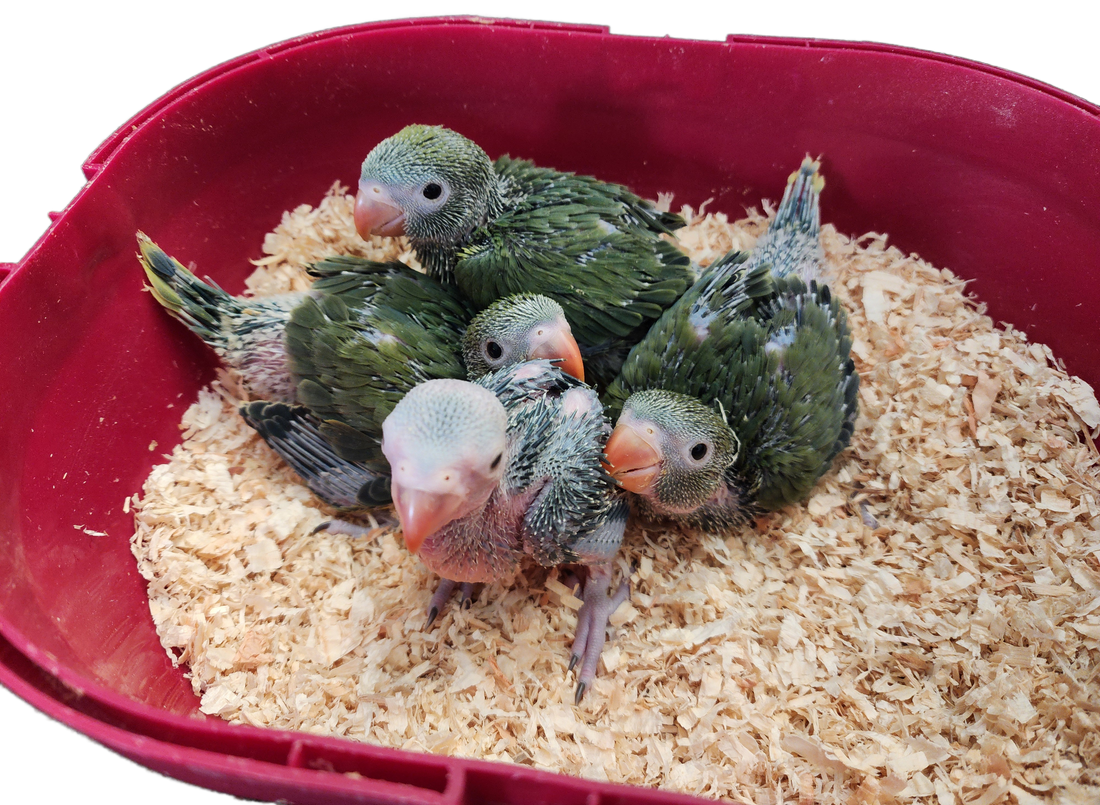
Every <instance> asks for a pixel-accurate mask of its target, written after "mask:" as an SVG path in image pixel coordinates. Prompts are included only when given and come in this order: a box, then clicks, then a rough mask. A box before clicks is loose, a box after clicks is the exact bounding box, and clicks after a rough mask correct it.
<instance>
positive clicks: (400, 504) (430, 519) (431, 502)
mask: <svg viewBox="0 0 1100 805" xmlns="http://www.w3.org/2000/svg"><path fill="white" fill-rule="evenodd" d="M390 492H391V494H392V495H393V506H394V508H395V509H397V517H398V519H399V520H400V521H401V531H402V532H403V533H404V535H405V545H407V546H408V548H409V550H410V551H411V552H412V553H416V552H417V551H419V550H420V546H421V545H423V544H424V540H425V539H427V538H428V537H430V536H431V535H432V534H434V533H435V532H436V531H438V530H439V529H441V528H443V526H445V525H447V523H449V522H451V521H452V520H454V519H455V518H456V517H458V515H459V514H460V512H459V508H460V507H461V506H462V499H461V498H460V497H459V496H458V495H448V494H441V493H438V492H425V491H423V490H420V489H408V488H405V487H403V486H401V485H400V484H399V483H396V482H394V483H392V485H391V487H390Z"/></svg>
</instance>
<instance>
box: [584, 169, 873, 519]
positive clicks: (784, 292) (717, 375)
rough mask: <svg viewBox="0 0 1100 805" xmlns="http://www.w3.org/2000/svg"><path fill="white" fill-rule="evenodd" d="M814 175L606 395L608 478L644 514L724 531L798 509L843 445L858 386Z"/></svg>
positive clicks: (644, 344) (681, 305)
mask: <svg viewBox="0 0 1100 805" xmlns="http://www.w3.org/2000/svg"><path fill="white" fill-rule="evenodd" d="M818 170H819V165H818V163H817V162H815V161H813V160H810V159H809V158H807V159H806V160H805V161H804V162H803V163H802V166H801V168H800V169H799V170H798V171H796V172H795V173H794V174H792V176H791V178H790V180H789V182H788V185H787V188H786V191H785V192H784V195H783V200H782V202H781V203H780V206H779V209H778V211H777V213H776V216H775V219H774V220H773V221H772V223H771V225H770V227H769V229H768V231H767V232H766V233H765V234H764V235H763V236H762V237H761V238H760V240H759V242H758V243H757V245H756V247H755V248H754V249H753V250H752V252H751V253H750V254H748V255H746V254H743V253H731V254H728V255H726V256H724V257H723V258H721V259H719V260H717V261H716V262H715V263H713V264H712V265H711V266H709V267H708V268H707V270H706V271H705V273H704V274H703V275H702V276H701V277H700V278H699V280H698V281H697V282H696V284H695V285H694V286H693V287H692V288H691V289H690V290H689V291H688V292H687V293H686V294H684V296H683V297H682V298H681V299H680V300H679V301H677V303H676V304H675V305H674V306H673V307H671V308H670V309H669V310H668V311H667V312H666V313H665V314H664V315H663V316H662V317H661V318H660V320H659V321H658V322H657V323H656V324H655V325H654V326H653V328H652V329H651V330H650V331H649V333H648V334H647V335H646V337H645V339H643V340H642V341H641V342H640V343H639V344H638V345H637V346H636V347H634V349H632V350H631V352H630V355H629V356H628V358H627V359H626V362H625V364H624V366H623V368H622V372H621V373H620V375H619V377H618V378H617V379H616V380H615V382H614V383H612V384H611V386H610V388H608V390H607V393H606V394H605V395H604V400H605V402H606V403H607V405H608V408H609V411H610V412H611V413H612V416H615V415H617V416H618V419H617V422H616V427H615V431H614V433H613V434H612V436H611V439H610V440H609V441H608V445H607V461H608V464H609V466H610V467H611V471H612V475H613V476H614V477H615V478H616V479H617V480H618V482H619V483H620V484H621V485H622V486H623V487H624V488H626V489H628V490H630V491H632V492H634V493H635V494H636V496H637V497H636V501H637V503H638V504H639V506H640V508H641V509H643V510H644V511H645V512H647V513H648V514H650V515H656V516H667V517H671V518H674V519H679V520H683V521H686V522H688V523H691V524H694V525H698V526H701V527H704V528H707V529H717V530H723V529H728V528H731V527H733V526H735V525H738V524H740V523H742V522H744V521H746V520H747V519H748V518H749V517H752V516H754V515H755V514H757V513H760V512H762V511H767V510H772V509H778V508H780V507H782V506H785V505H787V504H790V503H795V502H797V501H800V500H803V499H804V498H806V497H807V496H808V495H809V494H810V491H811V489H812V488H813V486H814V484H815V483H816V482H817V481H818V479H819V478H820V477H821V476H822V475H823V474H824V473H825V472H826V471H827V470H828V469H829V467H830V465H831V463H832V461H833V459H834V458H835V457H836V455H837V454H838V453H840V451H841V450H843V449H844V448H845V447H846V446H847V444H848V442H849V440H850V439H851V435H852V430H853V427H854V423H855V418H856V413H857V409H858V405H857V396H856V395H857V390H858V386H859V376H858V375H857V374H856V371H855V365H854V363H853V361H852V359H851V355H850V353H851V345H852V339H851V334H850V331H849V328H848V320H847V316H846V314H845V312H844V310H843V308H842V307H841V306H840V304H839V302H838V301H837V300H836V299H834V298H833V296H832V294H831V293H830V291H829V287H828V286H827V285H826V284H824V282H823V278H824V272H825V268H826V266H825V262H824V257H823V250H822V247H821V242H820V211H819V195H820V192H821V189H822V187H823V185H824V179H823V178H822V177H821V175H820V174H819V172H818Z"/></svg>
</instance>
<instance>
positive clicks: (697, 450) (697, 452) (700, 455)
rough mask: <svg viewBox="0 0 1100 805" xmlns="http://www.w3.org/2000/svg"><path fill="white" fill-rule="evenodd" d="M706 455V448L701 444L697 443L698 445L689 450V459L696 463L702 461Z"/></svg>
mask: <svg viewBox="0 0 1100 805" xmlns="http://www.w3.org/2000/svg"><path fill="white" fill-rule="evenodd" d="M706 455H707V446H706V445H705V444H703V443H702V442H699V444H697V445H695V446H694V447H692V448H691V457H692V458H693V459H695V460H696V461H702V460H703V459H704V458H706Z"/></svg>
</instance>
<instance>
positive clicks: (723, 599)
mask: <svg viewBox="0 0 1100 805" xmlns="http://www.w3.org/2000/svg"><path fill="white" fill-rule="evenodd" d="M686 212H687V213H688V214H689V216H691V218H692V222H691V225H690V226H689V227H688V228H687V230H686V231H685V232H684V233H683V234H682V235H681V237H680V241H681V243H683V244H685V245H686V246H688V247H689V248H690V249H691V251H692V254H693V256H694V257H695V258H696V259H697V260H699V261H700V262H701V263H708V262H709V261H710V260H712V259H714V258H715V257H717V256H718V255H720V254H721V253H723V252H724V251H725V250H727V249H728V248H731V247H732V246H737V247H739V248H745V247H748V246H750V245H751V244H752V243H753V241H754V239H755V238H756V237H757V236H758V235H759V234H760V232H761V231H762V229H763V227H764V226H765V223H766V218H765V217H764V216H763V215H761V214H758V213H755V212H751V213H750V214H749V215H748V216H747V217H746V218H745V219H743V220H741V221H737V222H735V223H732V224H731V223H729V222H728V221H727V220H726V217H725V216H724V215H722V214H720V213H715V214H713V215H710V214H708V215H703V214H701V213H697V212H695V211H691V210H688V211H686ZM824 241H825V247H826V251H827V254H828V256H829V258H830V259H831V260H832V261H833V263H834V265H835V267H836V278H835V281H834V290H835V292H836V293H837V294H838V295H839V296H840V298H841V299H842V300H843V301H844V302H845V304H846V305H847V308H848V310H849V311H850V319H851V323H852V328H853V333H854V346H853V352H854V355H855V358H856V362H857V366H858V369H859V372H860V374H861V376H862V384H861V387H860V392H859V393H860V403H861V416H860V418H859V420H858V422H857V426H856V432H855V436H854V439H853V444H852V447H851V448H850V449H849V450H848V451H846V452H845V453H844V454H842V455H841V456H840V458H839V460H838V461H837V465H836V467H835V468H834V470H833V471H832V472H830V473H829V474H828V475H827V476H826V477H825V478H824V479H823V480H822V481H821V483H820V484H819V486H818V487H817V489H816V491H815V494H814V495H813V497H811V498H810V500H809V501H808V502H807V503H806V504H805V505H802V506H796V507H791V508H789V509H787V510H785V511H783V512H780V513H776V514H774V515H770V516H768V517H765V518H760V520H759V521H758V522H757V523H756V524H754V527H746V528H745V529H744V530H742V531H739V532H737V533H734V534H730V535H713V534H703V533H694V532H689V531H684V530H681V529H676V528H671V529H670V528H668V527H666V526H661V525H653V524H644V523H635V524H633V525H632V526H631V528H630V529H629V531H628V534H627V539H626V542H625V545H624V549H623V552H622V565H623V567H624V568H625V567H626V566H628V564H629V563H630V562H636V563H637V566H638V569H637V572H636V573H635V575H634V583H633V593H632V598H631V601H630V603H629V605H624V607H623V608H622V609H621V610H620V611H619V612H617V613H616V614H615V617H614V618H613V621H612V628H611V630H610V632H611V634H610V642H609V644H608V647H607V649H606V650H605V654H604V658H603V665H604V668H603V669H602V671H601V673H600V675H599V676H598V677H597V679H596V682H595V685H594V688H593V689H592V690H591V691H590V692H589V693H588V695H587V696H586V698H585V700H584V703H583V705H582V706H581V707H575V706H573V704H572V703H571V702H572V695H573V691H572V687H573V680H572V678H571V676H570V675H569V674H567V673H566V663H567V662H568V657H569V645H570V642H571V640H572V635H573V631H574V628H575V625H576V613H575V606H576V605H577V604H578V603H579V602H577V601H576V599H575V596H574V589H573V586H572V585H571V584H569V583H563V581H562V580H560V579H559V578H558V575H557V574H556V572H550V573H547V572H546V571H544V570H539V569H537V568H533V569H531V570H530V571H529V572H528V573H527V574H526V575H525V577H524V578H523V579H521V580H520V581H518V582H517V583H515V584H513V585H512V586H507V587H506V586H501V585H489V586H488V587H487V588H486V589H485V590H483V591H482V593H481V595H480V596H479V598H478V599H477V600H476V601H475V603H474V605H473V607H472V608H470V609H469V610H468V611H462V610H461V609H459V608H457V607H452V608H450V609H448V611H447V612H446V613H445V614H444V615H443V616H442V617H441V618H440V620H439V621H438V622H437V624H436V625H434V626H433V628H431V629H425V628H424V620H425V611H426V609H427V605H428V600H429V598H430V596H431V593H432V591H433V589H434V585H435V580H434V579H433V578H432V577H431V575H430V574H428V573H427V572H426V571H425V570H424V568H423V567H422V566H421V565H420V564H419V563H418V561H417V560H416V559H415V557H412V556H410V555H409V554H408V552H407V551H406V550H405V548H404V546H403V544H402V543H401V541H400V539H399V538H398V537H396V536H395V535H394V534H393V533H392V532H391V530H390V529H389V528H388V525H389V523H390V522H391V521H390V520H389V519H387V517H386V515H385V514H381V515H379V520H378V522H379V527H378V528H377V529H375V530H374V531H373V532H372V533H371V535H370V536H369V537H367V538H362V539H350V538H347V537H343V536H331V535H326V534H317V535H313V534H312V533H311V532H312V530H313V528H314V527H315V526H316V525H318V524H319V523H320V522H322V521H323V520H325V519H327V518H328V517H329V516H330V513H328V512H326V511H324V510H323V509H322V507H321V506H320V504H319V503H318V502H317V501H315V500H314V499H313V498H312V497H311V496H310V494H309V493H308V492H307V491H306V490H305V488H304V487H302V486H300V485H299V484H298V483H296V481H295V479H294V477H293V475H292V474H291V473H290V472H289V471H288V470H286V469H285V468H284V467H282V466H281V465H280V463H279V462H278V460H277V459H276V458H275V456H274V455H273V454H272V453H271V451H270V450H268V449H267V447H266V446H265V445H264V444H262V442H260V440H259V439H258V438H256V436H255V435H254V434H252V433H251V432H250V431H249V429H248V428H247V427H246V426H244V425H243V423H242V422H241V421H240V420H239V419H238V418H237V416H236V414H235V413H234V408H235V400H234V397H235V395H236V396H239V391H237V390H236V387H235V384H234V381H233V379H232V378H231V377H229V376H228V375H223V376H222V377H221V379H220V381H219V382H218V383H216V384H215V385H214V386H213V387H212V388H210V389H206V390H204V391H203V392H201V393H200V395H199V399H198V401H197V402H196V403H195V404H194V405H193V406H191V407H190V408H189V409H188V411H187V412H186V414H185V415H184V417H183V421H182V422H181V430H182V435H183V443H182V444H180V445H178V446H176V447H175V448H174V450H173V453H172V458H171V461H170V462H169V463H167V464H164V465H161V466H159V467H157V468H155V469H154V471H153V472H152V474H151V475H150V477H149V479H148V481H147V482H146V484H145V488H144V493H143V496H142V498H141V500H140V502H138V503H137V504H136V505H135V507H134V508H135V510H136V514H135V535H134V538H133V550H134V555H135V556H136V557H137V561H138V566H139V568H140V570H141V572H142V574H143V575H144V577H145V578H146V579H147V580H148V582H149V597H150V610H151V612H152V615H153V619H154V621H155V622H156V624H157V628H158V630H159V632H160V635H161V639H162V642H163V644H164V646H165V648H166V650H167V651H168V653H169V655H170V656H171V657H172V658H173V660H174V661H175V662H178V663H181V664H184V665H185V666H186V671H187V673H188V675H189V677H190V679H191V683H192V685H193V687H194V690H195V692H196V693H197V694H198V695H199V696H201V697H202V710H203V711H204V712H206V713H208V714H216V715H219V716H222V717H223V718H226V719H228V720H230V721H235V722H240V723H247V724H259V725H267V726H273V727H280V728H284V729H296V730H306V731H308V732H313V733H319V734H327V735H337V736H343V737H346V738H350V739H353V740H362V741H370V742H372V743H376V744H382V745H386V746H393V747H399V748H404V749H412V750H419V751H427V752H438V753H446V754H455V755H464V756H472V757H480V758H487V759H491V760H498V761H503V762H507V763H520V764H524V765H531V766H537V767H539V768H543V769H550V770H555V771H562V772H566V773H569V774H574V775H580V776H584V777H589V778H592V779H598V780H611V781H614V782H624V783H634V784H637V785H644V786H659V787H662V788H666V789H671V790H677V791H683V792H688V793H695V794H700V795H704V796H708V797H724V798H735V799H742V800H747V801H751V802H754V803H780V802H795V801H800V802H815V803H823V804H829V805H831V804H832V803H848V802H861V803H878V802H891V801H899V802H919V803H936V805H947V803H961V802H965V803H994V802H1016V803H1020V804H1021V805H1032V804H1033V803H1038V802H1057V803H1084V802H1096V801H1098V799H1100V705H1098V704H1097V702H1100V536H1098V534H1100V497H1098V489H1100V482H1098V479H1100V457H1098V455H1097V451H1096V447H1095V440H1094V437H1093V434H1092V433H1090V429H1092V428H1095V427H1097V426H1098V425H1100V407H1098V406H1097V402H1096V397H1095V395H1094V394H1093V392H1092V389H1091V388H1089V387H1088V386H1087V384H1085V383H1083V382H1082V381H1081V380H1079V379H1077V378H1074V377H1070V376H1068V375H1067V374H1066V373H1065V372H1064V371H1062V370H1061V369H1060V368H1059V364H1058V363H1057V361H1056V360H1055V359H1054V357H1053V356H1052V355H1051V354H1050V351H1049V350H1048V349H1047V348H1046V347H1045V346H1043V345H1041V344H1033V343H1029V342H1028V341H1027V339H1026V336H1025V335H1024V334H1023V333H1021V332H1019V331H1017V330H1015V329H1013V328H1011V327H1004V328H999V327H996V326H994V324H993V322H992V321H991V320H990V319H989V317H988V316H986V315H985V313H984V308H983V307H982V305H981V304H980V303H979V302H977V301H976V300H974V299H972V298H970V297H968V296H967V294H966V291H965V283H964V282H963V281H962V280H960V279H959V278H957V277H955V276H954V275H953V274H952V273H951V272H950V271H948V270H944V269H937V268H934V267H932V266H930V265H928V264H927V263H925V262H923V261H921V260H920V259H919V258H917V257H916V256H914V255H906V254H902V253H901V252H899V251H898V250H897V249H894V248H892V247H890V246H888V245H887V240H886V237H885V236H883V235H879V234H869V235H866V236H864V237H862V238H857V239H850V238H847V237H844V236H842V235H840V234H839V233H837V232H836V231H835V230H833V229H832V228H831V227H825V233H824ZM264 245H265V252H266V253H267V254H268V256H267V257H265V258H264V259H263V260H261V261H260V263H261V265H260V267H259V269H258V270H257V272H256V274H255V275H254V276H253V278H252V279H251V280H250V284H249V285H250V288H251V289H252V291H253V292H254V293H257V294H260V293H274V292H278V291H282V290H286V289H287V288H290V287H305V284H306V283H307V279H306V278H305V276H304V275H303V273H302V266H303V264H304V263H305V262H307V261H309V260H315V259H319V258H321V257H324V256H326V255H327V254H329V253H331V252H334V251H344V252H349V251H350V252H354V253H359V254H368V255H370V256H372V257H375V258H385V257H399V258H401V259H409V257H410V255H409V254H408V251H407V246H405V245H404V244H401V243H393V242H384V241H379V242H377V243H374V244H368V245H365V244H363V243H362V242H361V241H359V240H358V239H357V238H356V237H355V236H354V232H353V227H352V225H351V202H350V199H349V198H348V197H346V196H345V195H344V193H343V190H342V189H341V188H334V191H333V192H332V193H330V195H328V196H327V197H326V198H325V199H324V201H323V202H322V203H321V205H320V206H319V207H318V208H316V209H313V208H309V207H299V208H298V209H296V210H294V211H293V212H291V213H288V214H287V215H286V216H284V219H283V223H282V224H281V225H280V227H279V228H278V229H277V230H276V231H275V232H274V233H272V234H271V235H269V236H268V238H267V239H266V241H265V244H264ZM563 602H565V604H566V605H563Z"/></svg>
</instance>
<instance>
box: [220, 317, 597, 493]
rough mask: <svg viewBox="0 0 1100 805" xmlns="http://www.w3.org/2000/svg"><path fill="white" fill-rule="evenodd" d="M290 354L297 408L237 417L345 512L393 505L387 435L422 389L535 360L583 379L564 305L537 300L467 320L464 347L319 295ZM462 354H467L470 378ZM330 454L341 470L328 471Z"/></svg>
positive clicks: (300, 321)
mask: <svg viewBox="0 0 1100 805" xmlns="http://www.w3.org/2000/svg"><path fill="white" fill-rule="evenodd" d="M287 346H288V349H289V352H290V358H291V360H290V366H291V368H292V370H293V371H294V373H295V376H296V377H300V378H301V380H300V382H299V384H298V387H297V395H298V401H299V405H297V406H288V405H286V404H278V403H274V402H266V401H265V402H257V403H252V404H249V405H246V406H244V407H242V409H241V413H242V415H243V416H244V417H245V419H246V421H248V423H249V424H250V425H252V427H254V428H255V429H256V430H257V431H258V432H259V433H260V435H261V436H262V437H263V438H264V440H265V441H267V443H268V444H269V445H270V446H271V447H272V449H274V450H275V451H276V452H277V453H278V454H279V455H280V456H281V457H282V458H283V459H284V460H285V461H286V462H287V463H288V464H289V465H290V466H291V467H292V468H293V469H294V470H295V472H297V473H298V475H299V476H301V477H302V479H303V480H304V481H305V482H306V484H307V485H308V486H309V487H310V489H311V490H312V491H313V492H314V493H315V494H317V495H318V496H319V497H320V498H321V499H322V500H325V501H326V502H327V503H329V504H330V505H332V506H334V507H336V508H339V509H349V508H350V509H355V508H362V507H371V506H378V505H382V504H385V503H388V502H390V492H389V477H390V468H389V465H388V463H387V462H386V459H385V457H384V455H383V454H382V449H381V441H382V427H383V423H384V421H385V420H386V418H387V417H388V416H389V415H390V413H391V412H392V411H393V409H394V407H395V406H396V405H397V404H398V402H399V401H400V400H401V399H402V398H403V397H404V396H405V394H406V393H407V392H408V391H410V390H411V389H412V388H414V387H416V386H417V385H418V384H420V383H423V382H425V381H427V380H433V379H444V378H452V379H453V378H456V376H459V375H461V374H466V375H468V376H469V377H478V376H480V375H482V374H485V373H487V372H489V371H492V370H495V369H499V368H501V367H505V366H509V365H512V364H516V363H521V362H524V361H529V360H536V359H543V360H549V361H552V362H553V363H555V364H558V365H559V366H560V370H564V371H569V372H573V373H575V374H577V375H580V376H581V377H583V367H582V366H581V359H580V351H579V348H578V347H577V343H576V341H575V340H574V339H573V337H572V334H571V333H570V331H569V325H568V324H567V323H566V322H565V317H564V314H563V313H562V310H561V307H560V306H558V305H557V304H556V303H555V302H553V301H552V300H550V299H546V298H545V297H538V296H527V295H524V296H512V297H508V298H506V299H501V300H499V301H497V302H495V303H494V304H492V305H490V306H489V307H488V308H486V309H485V310H483V311H482V312H481V313H479V314H477V315H476V316H475V317H474V318H473V319H471V321H470V323H469V325H468V326H467V327H466V330H465V332H464V334H463V337H462V339H461V342H460V343H458V344H451V343H445V342H443V341H442V339H440V338H439V334H438V333H437V332H434V331H431V330H427V329H425V328H422V327H419V326H418V325H416V324H415V322H413V321H410V320H409V319H408V318H407V317H403V316H399V315H396V314H394V313H393V312H392V311H388V312H385V313H384V314H383V312H376V313H375V315H373V316H372V317H371V320H370V322H369V323H366V322H363V321H361V320H360V319H359V318H357V317H356V316H355V315H353V313H352V312H350V311H348V310H346V309H345V308H343V307H342V306H341V305H340V304H337V303H335V302H333V300H331V299H327V298H324V297H322V298H321V299H319V300H317V303H316V304H315V305H314V304H313V300H307V302H306V303H303V305H302V306H300V307H299V308H298V309H296V310H295V311H294V314H293V318H292V320H291V322H290V324H289V325H288V327H287ZM458 355H464V356H465V360H466V362H467V363H466V369H465V370H463V368H462V363H461V361H460V360H459V359H458ZM414 358H415V359H414ZM329 452H332V453H334V454H335V455H336V456H338V457H339V458H340V459H341V462H340V463H339V464H337V465H335V466H331V459H330V458H329V457H328V453H329Z"/></svg>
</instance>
